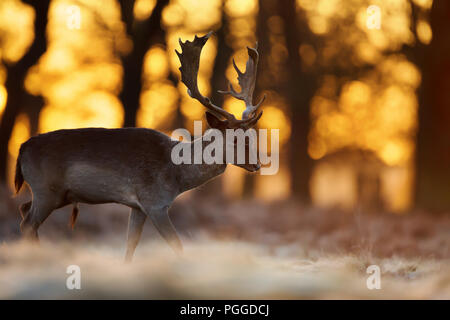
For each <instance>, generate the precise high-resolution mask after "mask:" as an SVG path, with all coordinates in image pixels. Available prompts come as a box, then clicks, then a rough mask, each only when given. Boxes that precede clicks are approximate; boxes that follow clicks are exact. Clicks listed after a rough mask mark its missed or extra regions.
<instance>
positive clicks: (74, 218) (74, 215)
mask: <svg viewBox="0 0 450 320" xmlns="http://www.w3.org/2000/svg"><path fill="white" fill-rule="evenodd" d="M77 217H78V203H74V204H73V208H72V215H71V216H70V222H69V226H70V227H71V228H72V230H73V228H75V222H76V221H77Z"/></svg>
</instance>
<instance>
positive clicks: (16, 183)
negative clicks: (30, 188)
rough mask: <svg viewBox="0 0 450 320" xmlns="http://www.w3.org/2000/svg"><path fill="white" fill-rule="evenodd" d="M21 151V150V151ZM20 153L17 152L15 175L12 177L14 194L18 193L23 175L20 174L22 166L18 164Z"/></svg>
mask: <svg viewBox="0 0 450 320" xmlns="http://www.w3.org/2000/svg"><path fill="white" fill-rule="evenodd" d="M21 151H22V150H21ZM21 155H22V152H19V156H18V157H17V162H16V175H15V177H14V186H15V187H16V193H18V192H19V190H20V188H21V187H22V184H23V181H24V180H23V174H22V165H21V163H20V159H21Z"/></svg>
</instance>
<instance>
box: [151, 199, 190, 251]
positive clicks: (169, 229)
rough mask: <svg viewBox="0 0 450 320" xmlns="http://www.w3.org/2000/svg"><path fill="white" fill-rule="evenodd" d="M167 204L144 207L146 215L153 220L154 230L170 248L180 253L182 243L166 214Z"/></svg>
mask: <svg viewBox="0 0 450 320" xmlns="http://www.w3.org/2000/svg"><path fill="white" fill-rule="evenodd" d="M168 209H169V207H168V206H164V207H162V208H152V207H150V208H148V209H146V211H145V212H146V213H147V215H148V216H149V217H150V219H151V220H152V222H153V225H154V226H155V228H156V230H158V232H159V233H160V234H161V236H162V237H163V238H164V239H165V240H166V241H167V243H168V244H169V245H170V246H171V247H172V249H173V250H174V251H175V252H176V253H178V254H180V253H181V252H182V251H183V245H182V244H181V241H180V238H179V237H178V234H177V231H176V230H175V227H174V226H173V224H172V222H171V221H170V218H169V214H168Z"/></svg>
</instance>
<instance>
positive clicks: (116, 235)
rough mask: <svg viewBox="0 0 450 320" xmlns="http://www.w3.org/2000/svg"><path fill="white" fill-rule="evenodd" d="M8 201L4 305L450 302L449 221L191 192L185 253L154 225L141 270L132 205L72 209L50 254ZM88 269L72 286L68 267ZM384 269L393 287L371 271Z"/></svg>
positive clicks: (181, 225)
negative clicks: (130, 243)
mask: <svg viewBox="0 0 450 320" xmlns="http://www.w3.org/2000/svg"><path fill="white" fill-rule="evenodd" d="M3 199H4V200H3V201H1V202H0V241H2V244H1V245H0V298H3V299H11V298H12V299H15V298H31V299H46V298H159V299H164V298H170V299H172V298H210V299H216V298H276V299H280V298H286V299H297V298H312V299H329V298H345V299H352V298H367V299H380V298H381V299H396V298H399V299H418V298H424V299H449V298H450V263H449V262H450V254H449V252H450V251H449V247H450V237H449V230H450V218H449V215H448V214H439V215H438V214H431V213H419V212H415V213H411V214H408V215H405V216H396V215H392V214H387V213H377V214H364V213H362V212H358V213H345V212H338V211H337V210H329V211H324V210H318V209H311V208H302V207H301V206H299V205H298V204H297V203H295V202H289V201H288V202H283V203H278V204H277V203H272V204H262V203H259V202H254V201H239V202H232V203H227V202H225V201H224V200H221V199H207V200H205V199H203V201H198V198H197V199H196V198H195V197H190V198H189V197H184V198H182V199H180V200H179V201H178V202H177V203H176V204H175V205H174V207H173V208H172V210H171V215H172V216H173V218H174V221H175V224H176V226H177V228H178V229H179V230H181V231H182V232H181V233H182V237H183V241H184V244H185V252H184V254H183V255H182V256H176V255H175V254H174V253H173V252H172V251H171V250H170V249H169V248H168V246H167V245H166V244H165V243H163V242H162V241H160V238H159V236H158V235H156V232H155V231H154V230H153V228H152V227H151V225H150V224H147V225H146V229H145V231H144V235H143V240H142V243H141V244H140V246H139V247H138V250H137V252H136V258H135V261H134V262H133V264H131V265H124V264H123V262H122V259H123V255H124V251H125V237H126V222H127V214H126V213H127V209H126V208H123V207H120V206H115V205H106V206H82V207H81V208H80V218H79V222H78V224H77V227H76V230H75V231H74V232H71V231H70V230H69V229H68V228H67V222H68V217H69V212H70V208H66V209H61V210H58V211H57V212H55V213H54V214H53V215H52V216H51V217H50V218H49V219H48V221H46V222H45V223H44V225H43V227H42V228H41V230H40V234H41V239H42V242H41V245H40V246H39V247H37V246H34V245H30V244H27V243H24V242H21V241H18V240H17V239H18V223H19V218H18V213H17V209H16V208H17V202H23V201H24V200H23V199H20V198H19V199H11V198H9V197H3ZM72 264H76V265H79V266H80V267H81V271H82V290H79V291H77V290H74V291H71V290H67V289H66V286H65V282H66V278H67V277H68V275H67V274H66V268H67V266H69V265H72ZM372 264H376V265H379V266H380V267H381V270H382V277H381V286H382V289H381V290H368V289H367V287H366V279H367V277H368V276H369V275H368V274H366V268H367V267H368V266H369V265H372Z"/></svg>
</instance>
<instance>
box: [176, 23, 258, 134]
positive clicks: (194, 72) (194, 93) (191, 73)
mask: <svg viewBox="0 0 450 320" xmlns="http://www.w3.org/2000/svg"><path fill="white" fill-rule="evenodd" d="M211 34H212V32H209V33H208V34H206V35H205V36H203V37H197V36H195V38H194V40H193V41H186V42H182V41H181V39H180V40H179V42H180V46H181V53H180V52H178V51H177V50H175V52H176V53H177V55H178V58H179V59H180V62H181V67H180V72H181V81H182V82H183V83H184V84H185V85H186V87H187V89H188V90H187V91H188V94H189V96H190V97H192V98H194V99H196V100H198V101H199V102H200V103H201V104H203V105H204V106H205V107H206V108H207V109H208V110H209V111H210V112H211V113H213V114H214V115H216V116H218V117H219V118H220V117H223V118H225V119H226V121H227V122H228V123H227V125H228V126H229V127H230V128H249V127H251V126H253V125H254V124H255V123H256V121H258V119H259V118H260V117H261V115H262V112H260V113H259V114H256V113H255V111H256V109H257V107H258V106H259V105H260V104H261V102H262V101H261V102H260V103H259V104H258V105H257V106H252V108H248V107H247V108H246V110H245V111H244V113H243V118H242V120H237V119H236V117H235V116H234V115H233V114H231V113H229V112H227V111H225V110H224V109H222V108H220V107H218V106H216V105H214V104H213V103H212V102H211V100H210V99H209V98H207V97H204V96H203V95H202V94H201V93H200V91H199V90H198V84H197V76H198V68H199V65H200V54H201V51H202V49H203V46H204V45H205V43H206V41H208V39H209V37H210V36H211ZM249 50H250V49H249ZM253 50H255V52H256V49H253ZM249 52H250V51H249ZM257 55H258V53H257V52H256V57H257ZM256 61H257V58H256ZM248 64H249V63H247V65H248ZM251 65H252V66H251V67H250V68H254V69H255V72H254V74H255V76H256V64H253V63H252V64H251ZM235 67H236V65H235ZM244 75H245V74H244ZM239 79H240V78H239ZM242 81H245V82H246V83H247V82H248V83H249V84H248V85H246V87H247V86H248V88H249V89H246V90H249V91H251V94H253V90H254V87H255V79H253V80H242ZM239 83H241V80H239ZM241 86H243V85H242V84H241ZM243 88H244V87H243ZM243 91H244V89H243ZM233 92H234V90H233ZM234 93H235V92H234ZM241 94H242V92H241ZM251 94H250V104H251ZM236 95H239V94H236ZM237 98H238V99H241V98H240V96H239V97H237ZM247 100H248V99H247ZM247 100H245V101H247ZM263 100H264V99H263ZM247 110H248V111H247Z"/></svg>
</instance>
